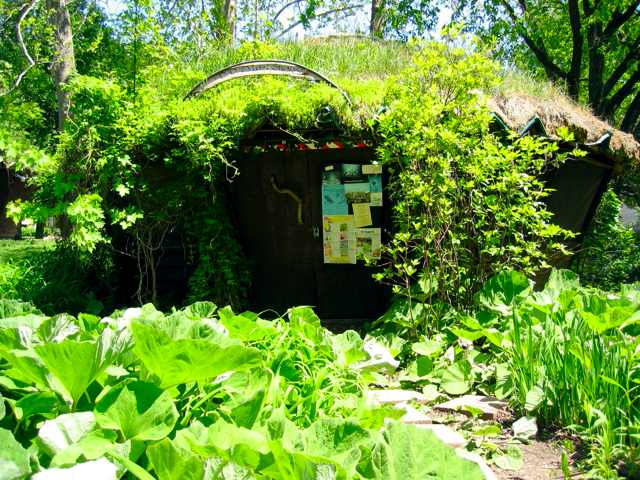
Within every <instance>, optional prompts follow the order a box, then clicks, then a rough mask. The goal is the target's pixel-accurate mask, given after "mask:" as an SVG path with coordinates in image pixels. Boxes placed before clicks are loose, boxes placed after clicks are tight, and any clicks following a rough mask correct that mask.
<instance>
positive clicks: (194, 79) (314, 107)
mask: <svg viewBox="0 0 640 480" xmlns="http://www.w3.org/2000/svg"><path fill="white" fill-rule="evenodd" d="M419 48H424V47H421V46H420V45H417V44H411V45H407V44H404V43H400V42H392V41H390V42H383V41H374V40H370V39H367V38H362V37H339V36H337V37H329V38H322V39H309V40H306V41H304V42H282V43H275V44H265V43H245V44H242V45H241V46H239V47H236V48H220V49H212V50H210V51H209V52H208V53H207V54H206V55H204V56H202V57H199V58H197V59H192V60H190V61H188V62H185V63H183V64H175V65H173V66H171V67H170V68H166V67H162V68H160V67H152V68H151V69H150V70H148V71H147V72H146V74H145V76H146V78H147V84H146V89H147V91H148V92H149V91H151V92H153V95H154V96H156V99H157V100H158V102H157V103H158V105H160V106H161V108H162V109H164V108H166V106H167V105H168V104H169V103H173V108H172V110H173V112H174V114H175V115H176V116H177V118H178V119H180V118H181V117H182V118H184V116H185V115H187V114H186V112H185V109H184V108H183V107H181V106H180V103H181V102H182V101H183V100H182V98H183V97H184V95H185V94H186V93H188V92H189V91H190V90H191V88H193V86H194V85H196V84H197V83H199V82H200V81H202V80H203V79H204V78H206V77H207V76H208V75H210V74H211V73H213V72H215V71H217V70H219V69H221V68H224V67H226V66H229V65H232V64H235V63H238V62H241V61H245V60H254V59H279V60H288V61H292V62H296V63H300V64H302V65H304V66H306V67H308V68H311V69H313V70H316V71H318V72H319V73H321V74H323V75H325V76H326V77H328V78H330V79H331V80H332V81H334V82H335V83H337V84H338V85H339V86H340V88H342V89H343V90H344V91H345V92H347V94H348V95H349V96H350V98H351V99H352V101H353V107H352V108H350V107H349V106H348V105H347V104H346V102H345V101H344V99H342V97H341V96H340V94H339V92H337V91H336V90H334V89H332V88H330V87H329V86H327V85H320V84H310V83H309V82H304V81H299V80H292V79H288V78H265V77H253V78H252V77H249V78H245V79H242V80H234V81H231V82H227V83H225V84H222V85H219V86H217V87H215V88H214V89H213V90H211V91H208V92H205V93H204V94H203V95H202V96H201V97H200V98H199V99H197V100H192V101H190V102H193V103H194V105H195V104H198V106H197V107H194V108H196V109H199V110H200V113H201V115H202V117H201V118H204V117H206V116H210V115H215V116H222V117H227V118H228V119H229V121H231V122H233V123H234V125H236V130H235V133H236V134H237V135H240V136H242V135H245V134H246V132H248V131H251V130H252V129H253V128H255V127H256V126H257V123H258V122H261V121H262V120H263V119H264V118H268V119H271V120H273V121H274V122H275V123H277V124H279V125H282V126H283V127H285V128H305V127H310V126H313V124H314V123H315V120H316V113H317V111H318V109H319V108H320V107H322V106H324V105H330V106H332V107H333V109H334V110H335V111H336V112H337V114H338V116H339V118H340V120H341V122H342V124H343V125H344V127H345V129H346V130H348V131H350V132H359V131H361V130H364V129H367V128H369V126H370V124H371V122H370V120H371V119H372V118H374V117H375V115H376V114H377V112H379V110H380V107H381V106H382V105H384V93H385V90H386V88H385V86H386V82H388V81H390V79H392V78H393V76H394V75H397V74H399V73H401V72H402V70H403V69H404V68H407V67H409V66H410V65H411V62H412V57H413V55H414V54H415V53H416V52H417V51H418V49H419ZM427 48H428V47H427ZM503 78H504V81H503V82H502V84H501V85H499V86H498V87H497V88H496V90H495V91H492V92H485V93H487V94H488V97H489V98H490V100H489V107H490V108H491V109H492V110H493V111H495V112H496V113H497V114H498V115H499V116H500V117H501V118H502V119H503V121H504V123H505V124H507V125H508V126H509V127H510V128H511V129H513V130H515V131H521V130H522V129H523V128H524V127H525V126H526V125H527V124H528V123H529V122H530V121H531V119H532V118H535V117H538V118H540V120H541V121H542V122H543V124H544V126H545V129H546V131H547V133H548V134H549V135H550V136H551V137H555V136H556V132H557V130H558V129H559V128H561V127H564V128H567V129H568V130H569V131H571V132H573V133H574V136H575V138H576V140H577V141H578V142H579V143H582V144H587V143H593V142H597V141H598V140H599V139H601V138H602V136H603V135H605V134H606V133H607V132H610V133H611V139H610V142H609V144H608V151H607V152H605V155H608V156H610V158H611V159H614V160H625V159H633V160H635V161H640V144H638V142H637V141H636V140H635V139H634V138H633V136H632V135H629V134H626V133H623V132H621V131H619V130H616V129H614V128H613V127H611V125H609V124H607V123H606V122H604V121H602V120H600V119H598V118H596V117H595V116H594V115H593V114H592V113H591V112H590V111H589V110H588V109H587V108H585V107H582V106H579V105H577V104H576V103H575V102H573V101H571V100H570V99H568V98H567V97H566V96H565V95H564V94H563V93H562V92H561V91H560V89H559V88H557V87H555V86H554V85H553V84H551V83H549V82H543V81H540V80H537V79H533V78H531V77H528V76H526V75H524V74H521V73H518V72H515V73H514V72H505V73H504V74H503ZM416 107H417V108H418V107H419V106H416Z"/></svg>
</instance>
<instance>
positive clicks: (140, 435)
mask: <svg viewBox="0 0 640 480" xmlns="http://www.w3.org/2000/svg"><path fill="white" fill-rule="evenodd" d="M95 414H96V420H97V422H98V425H100V426H101V427H103V428H111V429H118V430H120V431H121V432H122V434H123V435H124V438H126V439H135V440H160V439H162V438H164V437H166V436H167V435H168V434H169V432H171V430H173V427H174V426H175V424H176V422H177V421H178V411H177V410H176V407H175V405H174V404H173V399H172V398H171V395H169V392H167V391H164V390H162V389H160V388H158V387H157V386H156V385H153V384H151V383H146V382H141V381H135V382H127V383H121V384H119V385H117V386H115V387H113V388H111V389H110V390H109V391H107V392H106V393H105V394H103V395H101V398H99V399H98V402H97V403H96V407H95Z"/></svg>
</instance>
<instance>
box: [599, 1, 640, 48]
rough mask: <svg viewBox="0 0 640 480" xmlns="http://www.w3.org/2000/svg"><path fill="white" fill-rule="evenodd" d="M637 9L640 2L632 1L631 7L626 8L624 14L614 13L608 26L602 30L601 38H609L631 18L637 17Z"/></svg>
mask: <svg viewBox="0 0 640 480" xmlns="http://www.w3.org/2000/svg"><path fill="white" fill-rule="evenodd" d="M638 7H640V0H634V1H633V2H631V5H629V6H628V7H627V9H626V10H625V11H624V12H615V14H614V15H613V18H612V19H611V21H610V22H609V25H607V27H606V28H605V29H604V32H603V35H602V36H603V38H605V39H606V38H609V37H611V35H613V34H614V33H616V31H617V30H618V29H619V28H620V27H622V25H624V24H625V23H627V22H628V21H629V20H630V19H631V17H633V16H634V15H637V13H638Z"/></svg>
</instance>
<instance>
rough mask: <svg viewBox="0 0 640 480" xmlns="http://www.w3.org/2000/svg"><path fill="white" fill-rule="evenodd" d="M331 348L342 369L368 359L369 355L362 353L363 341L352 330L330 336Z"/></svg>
mask: <svg viewBox="0 0 640 480" xmlns="http://www.w3.org/2000/svg"><path fill="white" fill-rule="evenodd" d="M331 346H332V348H333V353H334V355H335V356H336V362H337V364H338V365H340V366H342V367H348V366H350V365H352V364H354V363H356V362H359V361H361V360H366V359H368V358H369V354H368V353H367V352H365V351H364V341H363V340H362V338H361V337H360V335H358V333H357V332H354V331H353V330H347V331H346V332H344V333H341V334H339V335H333V336H331Z"/></svg>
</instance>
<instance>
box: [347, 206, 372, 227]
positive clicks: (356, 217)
mask: <svg viewBox="0 0 640 480" xmlns="http://www.w3.org/2000/svg"><path fill="white" fill-rule="evenodd" d="M351 208H353V223H354V225H355V226H356V227H367V226H369V225H371V223H372V220H371V208H369V204H368V203H353V204H351Z"/></svg>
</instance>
